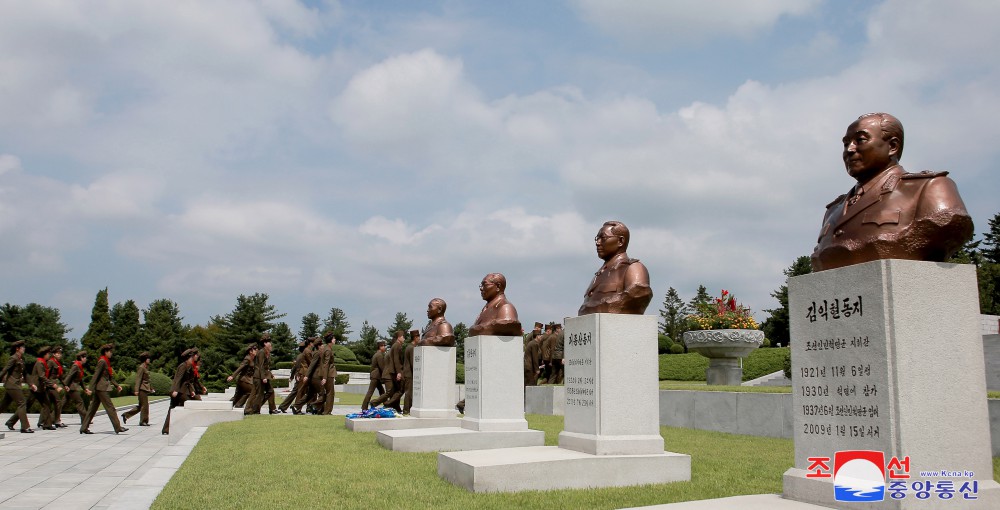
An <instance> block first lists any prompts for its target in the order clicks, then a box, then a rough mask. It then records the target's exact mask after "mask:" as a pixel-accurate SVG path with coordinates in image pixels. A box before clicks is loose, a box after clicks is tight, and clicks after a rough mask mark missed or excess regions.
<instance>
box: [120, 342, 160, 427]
mask: <svg viewBox="0 0 1000 510" xmlns="http://www.w3.org/2000/svg"><path fill="white" fill-rule="evenodd" d="M149 359H150V357H149V353H148V352H143V353H140V354H139V367H138V368H136V370H135V390H134V391H133V392H132V393H133V394H134V395H135V396H137V397H139V405H137V406H135V408H133V409H132V410H130V411H127V412H125V414H122V423H128V419H129V418H131V417H133V416H135V415H136V414H138V415H139V426H140V427H148V426H149V394H150V393H153V387H152V386H150V384H149Z"/></svg>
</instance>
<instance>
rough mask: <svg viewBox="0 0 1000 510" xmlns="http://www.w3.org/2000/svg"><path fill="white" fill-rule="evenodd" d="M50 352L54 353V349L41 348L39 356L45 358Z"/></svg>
mask: <svg viewBox="0 0 1000 510" xmlns="http://www.w3.org/2000/svg"><path fill="white" fill-rule="evenodd" d="M50 351H52V348H51V347H49V346H47V345H46V346H44V347H41V348H39V349H38V355H39V356H45V355H46V354H48V353H49V352H50Z"/></svg>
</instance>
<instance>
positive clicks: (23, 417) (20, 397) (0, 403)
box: [0, 340, 34, 434]
mask: <svg viewBox="0 0 1000 510" xmlns="http://www.w3.org/2000/svg"><path fill="white" fill-rule="evenodd" d="M10 350H11V356H10V358H9V359H8V360H7V364H6V365H4V367H3V370H2V371H0V380H3V388H4V394H3V399H0V412H3V411H6V410H7V406H9V405H10V404H11V402H13V403H15V404H17V405H16V407H15V408H14V413H13V414H11V415H10V418H8V419H7V429H8V430H14V422H16V421H20V422H21V432H23V433H26V434H30V433H32V432H34V430H32V429H31V427H29V423H28V409H27V405H26V400H25V398H24V393H23V390H22V387H23V385H24V384H27V378H26V377H25V376H24V342H23V341H20V340H19V341H17V342H14V343H12V344H11V345H10Z"/></svg>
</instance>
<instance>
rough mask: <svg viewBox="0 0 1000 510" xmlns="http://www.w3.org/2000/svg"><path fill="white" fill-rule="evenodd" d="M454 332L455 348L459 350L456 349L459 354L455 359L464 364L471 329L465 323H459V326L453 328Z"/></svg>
mask: <svg viewBox="0 0 1000 510" xmlns="http://www.w3.org/2000/svg"><path fill="white" fill-rule="evenodd" d="M452 331H453V332H454V333H455V347H457V348H458V349H456V351H457V352H456V354H455V357H456V358H457V359H458V361H460V362H464V361H463V360H464V359H465V339H466V338H468V337H469V327H468V326H466V325H465V323H464V322H459V323H458V324H455V327H454V328H452Z"/></svg>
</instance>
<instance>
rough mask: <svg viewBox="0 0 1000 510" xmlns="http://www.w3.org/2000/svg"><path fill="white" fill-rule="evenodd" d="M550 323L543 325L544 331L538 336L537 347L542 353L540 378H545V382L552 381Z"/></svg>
mask: <svg viewBox="0 0 1000 510" xmlns="http://www.w3.org/2000/svg"><path fill="white" fill-rule="evenodd" d="M552 340H553V336H552V323H549V324H546V325H545V333H542V336H540V337H538V348H539V350H540V351H541V354H542V365H543V368H542V373H541V376H540V377H542V378H544V379H545V384H549V383H551V382H552Z"/></svg>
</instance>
